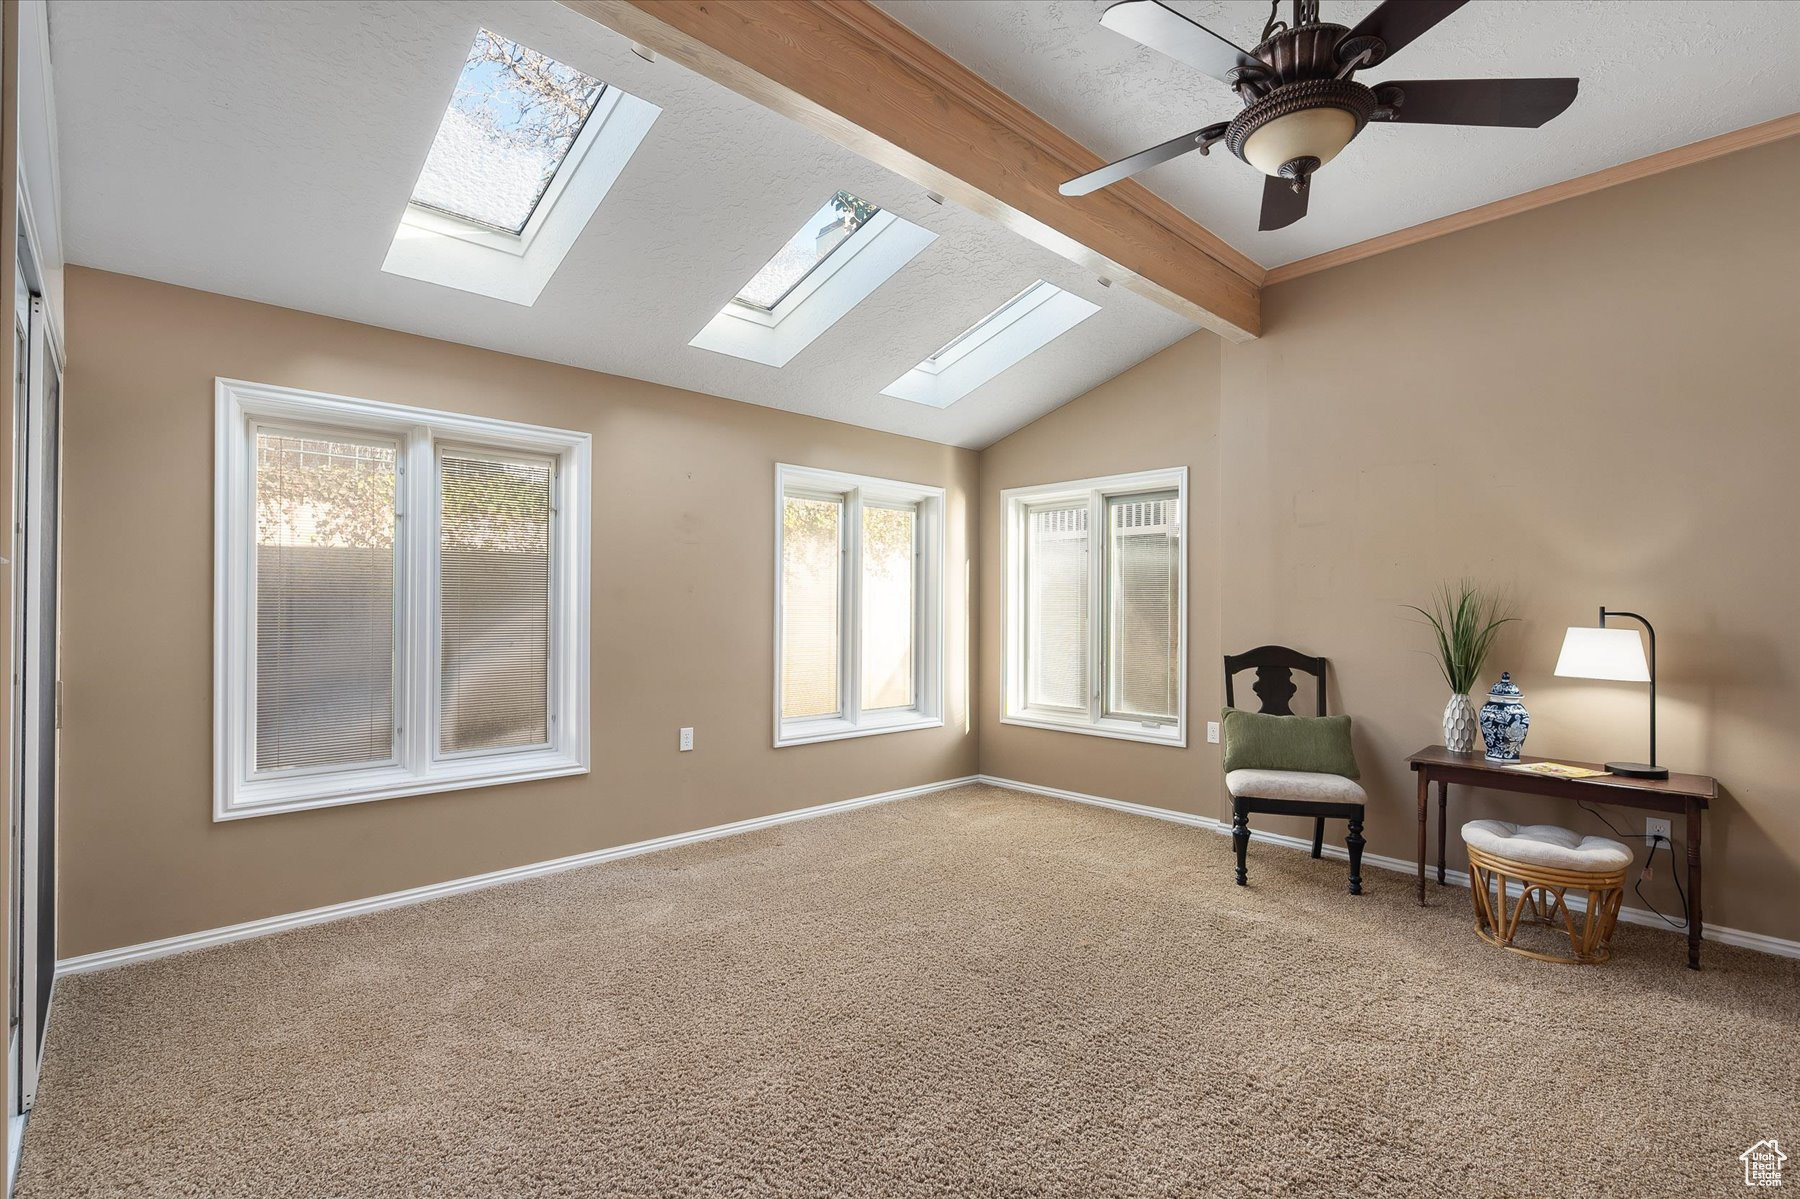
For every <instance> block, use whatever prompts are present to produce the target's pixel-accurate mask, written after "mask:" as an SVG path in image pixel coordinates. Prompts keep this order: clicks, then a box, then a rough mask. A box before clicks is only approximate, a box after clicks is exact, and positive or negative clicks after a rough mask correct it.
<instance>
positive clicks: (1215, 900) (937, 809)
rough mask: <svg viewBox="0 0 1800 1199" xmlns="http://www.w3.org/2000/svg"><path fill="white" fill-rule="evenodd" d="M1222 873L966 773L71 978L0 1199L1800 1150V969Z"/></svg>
mask: <svg viewBox="0 0 1800 1199" xmlns="http://www.w3.org/2000/svg"><path fill="white" fill-rule="evenodd" d="M1230 851H1231V842H1230V840H1229V839H1228V838H1226V837H1221V836H1219V835H1217V834H1216V833H1212V832H1208V831H1201V830H1195V829H1190V828H1184V827H1181V826H1177V825H1172V824H1166V823H1163V822H1160V821H1155V820H1148V819H1143V818H1139V817H1134V816H1128V815H1123V814H1119V813H1115V812H1111V811H1106V810H1102V809H1097V808H1091V807H1082V806H1078V805H1075V804H1070V803H1065V802H1062V801H1058V800H1051V799H1040V798H1035V797H1031V796H1024V795H1019V794H1016V793H1012V792H1006V791H1000V790H996V789H993V788H989V787H980V786H975V787H965V788H960V789H957V790H954V791H948V792H944V793H941V794H938V795H934V796H928V797H925V798H922V799H913V800H907V801H903V802H900V803H893V804H887V805H882V806H878V807H872V808H865V809H861V810H858V811H854V812H850V813H846V814H843V815H838V816H832V817H827V818H824V819H820V820H814V821H808V822H804V823H799V824H792V825H787V826H785V827H782V828H779V829H774V830H770V831H768V832H763V833H758V834H754V835H751V836H745V837H737V838H732V839H728V840H723V841H715V842H710V843H707V844H703V845H697V846H692V847H689V848H686V849H682V850H677V851H674V852H670V853H665V854H660V855H653V856H647V857H641V858H635V859H630V860H627V861H622V862H615V863H611V864H607V865H602V866H597V867H593V868H589V869H585V870H580V871H573V872H570V873H566V874H562V875H557V876H554V877H551V878H547V879H541V880H536V881H532V882H527V883H522V884H517V885H514V886H509V887H505V888H499V889H495V890H490V891H484V892H479V893H475V894H471V895H466V896H461V897H458V898H453V899H448V900H442V901H439V902H436V903H432V904H427V905H422V906H418V907H411V908H404V909H400V910H397V911H392V912H384V913H379V914H376V915H371V916H365V917H361V918H359V919H356V920H354V921H350V922H346V923H340V924H332V925H326V926H323V927H319V928H313V929H306V930H302V931H297V932H292V933H286V934H283V935H281V936H277V937H272V938H267V939H264V940H259V941H252V942H247V943H244V944H240V945H232V946H226V947H223V948H220V949H215V950H211V951H208V952H204V953H197V954H191V955H188V956H184V957H177V958H169V959H165V960H163V961H159V962H151V963H147V964H145V965H142V966H136V967H130V968H125V969H120V970H114V971H111V972H107V973H102V974H94V975H87V976H82V977H76V978H70V979H67V980H65V981H63V982H62V983H60V984H59V992H58V998H57V1008H56V1013H55V1018H54V1021H53V1025H52V1030H51V1047H50V1049H51V1051H50V1057H49V1061H48V1064H47V1067H46V1071H45V1075H44V1079H43V1086H42V1092H41V1096H40V1099H39V1103H38V1107H37V1110H36V1111H35V1112H34V1114H33V1116H32V1120H31V1126H30V1131H29V1133H28V1135H27V1138H26V1148H25V1156H24V1162H23V1165H22V1168H21V1177H20V1183H21V1185H20V1190H19V1193H20V1195H22V1196H25V1197H27V1199H47V1197H49V1196H72V1195H131V1196H172V1195H181V1196H202V1197H205V1199H227V1197H235V1196H278V1197H281V1199H309V1197H312V1196H346V1197H349V1196H374V1197H380V1199H387V1197H399V1196H407V1197H413V1196H430V1197H440V1196H441V1197H445V1199H465V1197H466V1199H477V1197H480V1199H490V1197H495V1196H514V1195H518V1196H558V1197H561V1196H614V1195H617V1196H673V1195H728V1196H765V1195H766V1196H776V1195H780V1196H870V1197H874V1196H882V1197H888V1196H895V1197H899V1196H947V1195H968V1196H1002V1195H1005V1196H1014V1195H1017V1196H1071V1197H1076V1196H1079V1197H1082V1199H1088V1197H1098V1196H1145V1195H1193V1196H1221V1197H1223V1196H1251V1195H1268V1194H1283V1195H1329V1196H1345V1195H1375V1196H1384V1197H1386V1196H1411V1195H1418V1196H1442V1195H1457V1196H1488V1195H1540V1196H1544V1195H1559V1196H1560V1195H1569V1196H1583V1197H1588V1196H1596V1197H1597V1196H1630V1197H1631V1199H1640V1197H1643V1196H1662V1195H1667V1196H1697V1195H1715V1194H1716V1195H1726V1194H1737V1193H1742V1189H1743V1177H1742V1169H1741V1166H1740V1164H1739V1162H1738V1160H1737V1155H1738V1154H1739V1153H1740V1152H1741V1151H1742V1150H1743V1149H1745V1148H1746V1147H1747V1146H1749V1145H1750V1144H1751V1143H1752V1142H1754V1141H1757V1140H1759V1139H1761V1138H1764V1137H1776V1138H1779V1139H1780V1140H1781V1141H1782V1143H1783V1144H1784V1145H1800V961H1785V960H1780V959H1776V958H1771V957H1766V956H1762V955H1758V954H1754V953H1750V952H1747V951H1742V950H1735V949H1731V948H1727V947H1723V946H1718V945H1712V944H1709V945H1708V946H1707V951H1706V952H1707V969H1706V970H1705V971H1704V972H1702V973H1699V974H1695V973H1692V972H1690V971H1688V970H1686V969H1683V968H1682V962H1683V957H1682V944H1681V942H1680V941H1679V940H1678V939H1677V938H1676V937H1674V936H1672V935H1669V934H1665V933H1660V932H1652V931H1647V930H1643V929H1636V928H1622V929H1621V931H1620V935H1619V938H1618V941H1617V943H1616V944H1617V951H1618V956H1617V958H1616V959H1615V960H1614V961H1613V962H1611V963H1609V964H1607V965H1605V966H1601V967H1598V968H1577V967H1567V966H1554V965H1548V964H1543V963H1538V962H1533V961H1526V960H1523V959H1520V958H1517V957H1514V956H1512V955H1510V954H1505V953H1501V952H1499V951H1497V950H1492V949H1490V948H1488V947H1487V946H1484V945H1482V944H1480V943H1478V942H1477V941H1476V940H1475V938H1474V936H1473V935H1472V933H1471V932H1470V928H1469V925H1470V917H1469V914H1468V898H1467V894H1466V892H1463V891H1460V890H1456V889H1445V890H1442V891H1436V890H1435V889H1434V895H1433V900H1432V906H1431V907H1430V908H1429V909H1426V910H1421V909H1420V908H1419V907H1417V905H1416V904H1415V903H1414V901H1413V897H1412V894H1411V892H1410V890H1409V889H1408V882H1409V880H1408V879H1407V878H1405V877H1403V876H1401V875H1398V874H1391V873H1388V872H1385V871H1382V870H1372V871H1370V872H1369V873H1368V876H1367V878H1368V884H1367V885H1368V890H1367V894H1365V895H1363V896H1361V897H1360V898H1352V897H1350V896H1348V895H1346V894H1344V893H1343V878H1344V867H1343V864H1342V863H1341V862H1336V861H1332V860H1330V859H1327V860H1325V861H1321V862H1315V861H1312V860H1311V859H1309V858H1308V857H1307V856H1306V855H1305V854H1303V853H1297V852H1294V851H1292V850H1289V849H1285V848H1282V847H1279V846H1274V845H1266V844H1264V845H1253V846H1252V848H1251V859H1252V860H1251V872H1252V873H1251V886H1250V888H1249V889H1247V890H1239V889H1237V888H1235V887H1233V886H1232V885H1231V869H1230ZM1789 1152H1790V1153H1793V1154H1795V1157H1796V1162H1795V1164H1796V1166H1797V1167H1800V1152H1796V1151H1795V1150H1793V1149H1790V1150H1789ZM1796 1174H1800V1169H1796ZM1795 1181H1796V1182H1800V1178H1796V1179H1795Z"/></svg>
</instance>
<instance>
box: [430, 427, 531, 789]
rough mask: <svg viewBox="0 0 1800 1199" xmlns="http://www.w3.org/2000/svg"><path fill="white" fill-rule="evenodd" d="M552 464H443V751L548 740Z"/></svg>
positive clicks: (477, 459) (450, 457)
mask: <svg viewBox="0 0 1800 1199" xmlns="http://www.w3.org/2000/svg"><path fill="white" fill-rule="evenodd" d="M553 476H554V472H553V467H552V465H551V463H549V462H547V461H540V460H513V459H504V458H499V457H492V456H486V455H482V454H476V453H460V452H452V451H448V450H446V451H444V452H442V453H441V454H440V455H439V457H438V489H439V496H440V500H439V505H440V507H439V523H438V604H439V612H440V616H439V621H440V624H439V634H438V636H439V660H438V670H439V674H438V749H439V752H441V753H445V754H456V753H467V752H470V751H474V750H493V749H511V748H522V747H526V746H536V745H544V744H546V743H547V742H548V741H549V740H550V727H549V713H550V705H549V685H550V492H551V486H552V483H553Z"/></svg>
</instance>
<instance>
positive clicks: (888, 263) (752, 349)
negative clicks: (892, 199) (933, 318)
mask: <svg viewBox="0 0 1800 1199" xmlns="http://www.w3.org/2000/svg"><path fill="white" fill-rule="evenodd" d="M935 240H937V234H935V233H933V232H931V231H930V230H928V229H923V228H920V227H919V226H918V225H915V224H913V223H912V222H911V221H908V220H905V219H904V218H901V217H897V216H895V215H894V214H893V213H891V212H886V211H883V212H878V213H876V214H875V215H874V216H872V217H870V218H869V219H868V220H866V221H864V222H863V223H862V226H861V227H860V228H859V229H857V231H856V232H855V233H852V234H851V235H850V236H849V237H848V238H846V239H845V240H844V242H843V244H841V245H840V246H838V247H837V249H835V250H833V251H832V252H831V254H830V255H829V256H828V257H827V258H826V259H825V261H823V262H821V263H820V264H819V265H818V266H816V267H814V268H813V270H812V273H811V274H809V275H808V276H807V277H806V278H805V279H803V280H801V281H800V283H799V284H798V285H797V286H796V287H795V288H794V290H793V291H792V292H790V293H788V295H787V296H786V297H785V298H784V299H783V300H782V301H781V303H779V304H777V305H776V306H775V308H774V310H773V311H771V312H761V311H758V310H757V309H755V308H752V307H750V306H749V305H747V304H740V303H738V301H737V299H736V298H735V296H734V298H732V299H731V300H728V301H726V304H725V307H723V308H721V309H720V310H719V313H718V315H717V316H715V317H713V318H712V320H710V321H708V322H707V323H706V327H705V328H704V329H702V330H700V332H698V333H696V334H695V335H694V338H693V340H692V341H690V342H688V344H689V345H690V346H693V347H695V348H697V349H702V350H712V351H713V352H714V353H718V354H729V355H731V356H732V357H734V358H742V359H744V360H746V361H748V362H759V363H761V364H762V365H764V366H786V365H787V364H788V363H789V362H791V361H793V359H794V356H795V355H796V354H798V353H799V352H800V351H801V350H804V349H805V348H806V347H807V346H809V345H811V344H812V343H813V342H814V341H815V340H817V339H818V338H819V337H820V336H821V335H822V334H823V333H824V332H825V331H826V330H827V329H830V328H831V327H832V326H833V325H835V324H837V323H838V321H840V320H842V319H843V318H844V317H845V316H846V315H848V314H849V312H850V310H851V309H853V308H855V307H856V306H857V305H858V304H860V303H862V302H863V301H864V300H866V299H868V298H869V296H871V295H873V294H874V292H875V290H876V289H877V288H879V287H880V286H881V285H882V284H883V283H886V282H887V281H888V280H889V279H891V278H893V277H894V275H895V274H897V273H898V272H899V270H900V268H901V267H903V266H905V265H906V264H907V263H909V262H911V261H912V260H913V259H914V258H915V257H917V255H918V254H919V252H920V251H921V250H923V249H924V248H925V247H926V246H928V245H930V244H931V243H932V242H933V241H935ZM759 269H760V268H759Z"/></svg>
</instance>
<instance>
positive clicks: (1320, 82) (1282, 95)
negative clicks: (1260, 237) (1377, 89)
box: [1225, 23, 1376, 191]
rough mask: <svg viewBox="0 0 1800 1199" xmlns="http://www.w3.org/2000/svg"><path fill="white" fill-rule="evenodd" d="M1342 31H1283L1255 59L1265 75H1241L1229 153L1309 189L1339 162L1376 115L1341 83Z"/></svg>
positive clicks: (1355, 86)
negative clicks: (1240, 101) (1240, 105)
mask: <svg viewBox="0 0 1800 1199" xmlns="http://www.w3.org/2000/svg"><path fill="white" fill-rule="evenodd" d="M1348 32H1349V30H1347V29H1346V28H1345V27H1344V26H1342V25H1329V24H1324V23H1315V24H1308V25H1301V26H1300V27H1298V28H1296V29H1288V30H1284V31H1283V32H1281V33H1278V34H1276V35H1275V36H1274V37H1271V38H1269V39H1268V40H1267V41H1265V42H1263V43H1262V44H1261V45H1259V46H1257V47H1256V49H1255V50H1254V51H1252V53H1254V54H1255V55H1256V57H1257V58H1258V59H1259V60H1260V61H1261V62H1263V63H1266V64H1267V66H1268V70H1267V71H1266V72H1264V71H1260V70H1258V69H1256V68H1254V67H1251V68H1249V69H1246V70H1244V71H1243V72H1242V74H1241V75H1240V77H1239V79H1238V93H1239V95H1241V96H1243V97H1244V99H1245V101H1246V105H1245V108H1244V110H1243V111H1242V112H1240V113H1238V115H1237V116H1236V117H1235V118H1234V119H1233V120H1232V122H1231V124H1230V126H1228V127H1227V129H1226V131H1225V144H1226V145H1227V146H1229V147H1230V148H1231V152H1232V153H1233V154H1235V155H1237V156H1238V157H1239V158H1241V159H1243V160H1244V161H1245V162H1247V163H1249V164H1250V165H1251V166H1253V167H1255V168H1256V169H1257V170H1259V171H1261V172H1262V173H1263V174H1265V175H1273V176H1276V177H1278V178H1283V179H1291V180H1293V184H1294V190H1296V191H1299V190H1301V189H1302V188H1304V187H1305V186H1306V181H1307V179H1308V178H1309V177H1310V176H1311V175H1312V173H1313V172H1314V171H1316V170H1318V169H1319V168H1320V167H1322V166H1324V165H1325V164H1326V163H1328V162H1330V161H1331V160H1332V159H1333V158H1335V157H1337V155H1338V152H1339V151H1341V150H1342V149H1343V148H1344V147H1345V146H1347V145H1349V144H1350V141H1351V139H1353V138H1354V137H1355V136H1356V135H1357V134H1359V133H1361V132H1362V131H1363V127H1364V126H1365V125H1367V124H1368V123H1369V115H1370V114H1371V113H1372V112H1374V111H1375V107H1376V103H1375V93H1374V92H1372V91H1370V90H1369V89H1368V88H1366V87H1364V86H1363V85H1362V84H1360V83H1355V82H1352V81H1351V80H1349V79H1340V78H1338V77H1337V76H1338V74H1339V71H1340V70H1341V69H1342V68H1341V66H1340V64H1339V63H1338V61H1337V55H1336V50H1337V47H1338V44H1339V42H1341V41H1342V40H1343V38H1344V35H1345V34H1347V33H1348Z"/></svg>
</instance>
